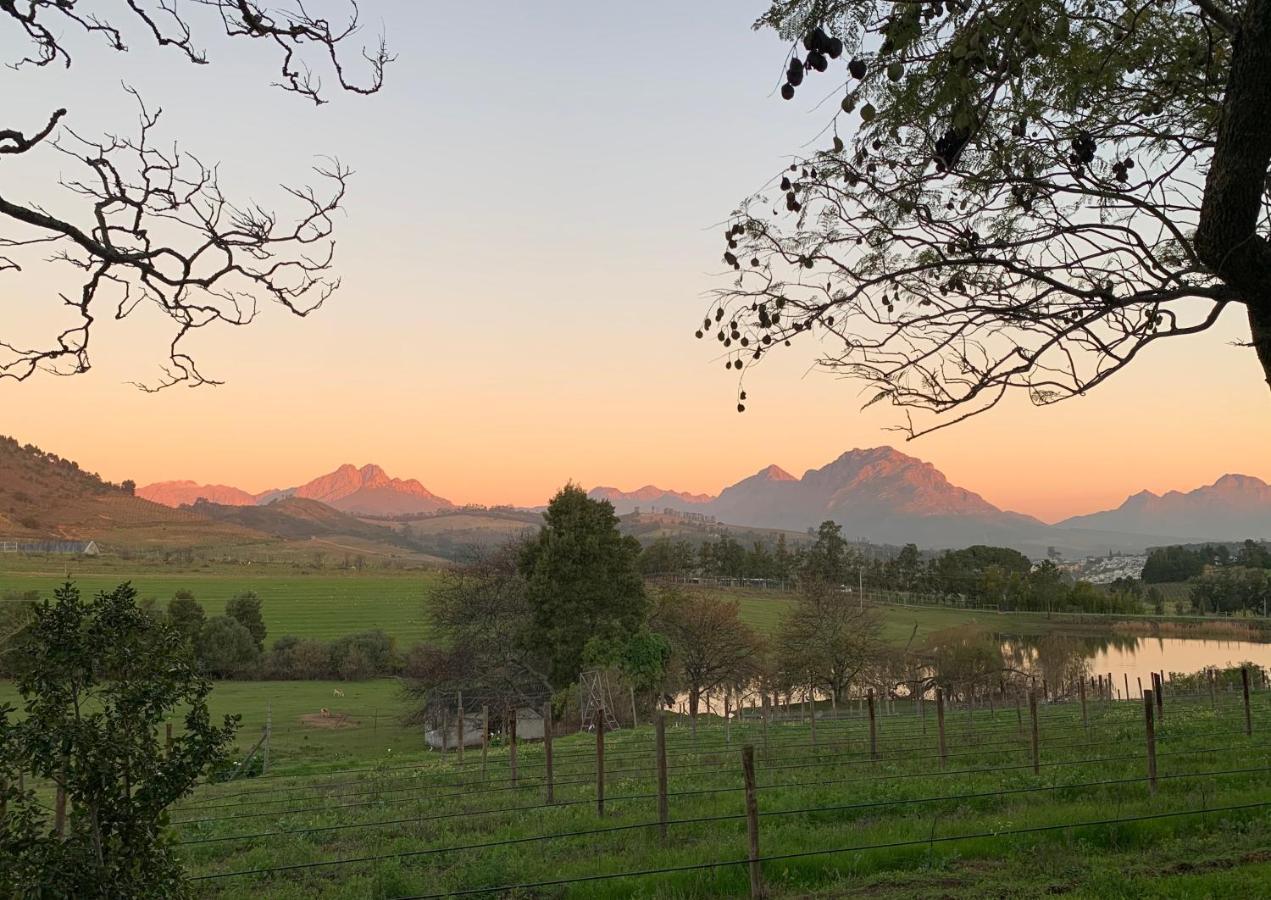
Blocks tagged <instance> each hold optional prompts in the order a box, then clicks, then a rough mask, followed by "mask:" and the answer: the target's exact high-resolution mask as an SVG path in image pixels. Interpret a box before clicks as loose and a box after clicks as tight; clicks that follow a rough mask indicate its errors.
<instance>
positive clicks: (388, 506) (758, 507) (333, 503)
mask: <svg viewBox="0 0 1271 900" xmlns="http://www.w3.org/2000/svg"><path fill="white" fill-rule="evenodd" d="M137 493H138V495H140V496H142V497H147V498H149V499H151V500H155V501H156V502H159V503H164V504H166V505H169V506H183V505H192V504H194V503H195V502H197V501H198V500H199V499H200V498H204V499H206V500H208V501H210V502H212V503H216V504H220V505H223V506H253V505H254V506H263V505H267V504H269V503H272V502H275V501H278V500H280V499H285V498H291V497H294V498H299V499H307V500H313V501H318V502H321V503H324V504H327V505H328V506H330V507H332V508H333V509H335V510H338V511H340V512H344V513H348V514H351V515H356V516H369V517H376V516H381V517H382V516H402V515H417V514H428V513H435V512H441V511H447V510H453V509H456V508H457V507H455V505H454V504H453V503H451V502H450V501H449V500H447V499H445V498H444V497H439V496H437V495H436V494H434V493H432V492H431V491H429V490H428V489H427V488H426V487H424V485H423V484H421V483H420V482H419V481H418V480H416V479H400V478H393V477H391V476H389V475H388V474H387V473H386V472H385V471H384V470H383V469H382V468H380V467H379V466H376V465H365V466H362V467H360V468H359V467H355V466H353V465H350V464H345V465H342V466H340V467H339V468H337V469H336V470H335V471H333V472H330V473H328V474H326V475H322V476H320V477H318V478H315V479H313V480H311V481H308V482H306V483H304V484H302V485H299V486H298V487H294V488H288V489H285V490H273V491H266V492H263V493H261V494H250V493H248V492H246V491H241V490H239V489H238V488H234V487H230V486H227V485H210V486H207V485H197V484H194V483H193V482H189V481H179V482H163V483H159V484H154V485H147V486H146V487H144V488H140V489H139V490H138V491H137ZM589 495H590V496H592V497H594V498H596V499H603V500H608V501H609V502H610V503H612V504H613V505H614V508H615V510H616V511H617V512H618V513H619V514H620V515H625V514H628V513H630V512H632V511H634V510H636V509H640V510H643V511H655V510H656V511H661V510H663V509H668V508H669V509H672V510H677V511H680V512H688V513H700V514H702V515H706V516H711V517H714V518H715V520H716V521H718V522H720V523H725V524H728V525H735V526H741V527H754V528H777V529H787V530H794V531H805V530H806V529H808V528H814V527H816V526H817V525H818V524H820V523H821V522H823V521H825V520H826V519H830V520H833V521H835V522H837V523H839V525H841V526H842V528H843V532H844V534H845V535H846V536H847V537H849V538H851V539H858V540H866V541H870V542H873V543H879V544H904V543H915V544H918V545H919V546H920V547H924V548H933V549H942V548H951V547H965V546H968V545H970V544H976V543H983V544H994V545H1000V546H1008V547H1015V548H1017V549H1020V550H1023V551H1024V552H1027V553H1029V554H1031V555H1033V556H1042V555H1045V553H1046V552H1047V551H1048V550H1049V548H1051V547H1054V548H1057V549H1059V550H1060V551H1061V552H1063V553H1065V554H1066V555H1073V554H1076V555H1086V554H1100V553H1106V552H1109V551H1116V552H1141V551H1142V550H1143V549H1144V548H1146V547H1151V546H1159V545H1161V544H1165V543H1171V542H1175V541H1180V540H1186V541H1203V540H1240V539H1243V538H1246V537H1255V538H1257V537H1266V536H1269V535H1271V487H1269V486H1268V485H1267V484H1266V482H1264V481H1262V480H1261V479H1258V478H1254V477H1251V476H1244V475H1225V476H1223V477H1222V478H1220V479H1218V481H1216V482H1215V483H1214V484H1212V485H1208V486H1206V487H1204V488H1198V489H1197V490H1195V491H1190V492H1187V493H1182V492H1178V491H1171V492H1169V493H1167V494H1164V495H1162V496H1158V495H1156V494H1152V493H1150V492H1147V491H1143V492H1140V493H1139V494H1135V495H1134V496H1132V497H1130V498H1128V499H1127V500H1126V501H1125V503H1123V504H1122V505H1121V506H1120V507H1118V508H1117V509H1116V510H1106V511H1103V512H1098V513H1092V514H1090V515H1085V516H1075V517H1073V518H1070V519H1066V520H1064V521H1063V522H1060V523H1057V524H1054V525H1048V524H1046V523H1044V522H1042V521H1040V520H1038V519H1036V518H1034V517H1032V516H1029V515H1024V514H1022V513H1018V512H1012V511H1010V510H1004V509H1000V508H999V507H997V506H995V505H994V504H992V503H990V502H989V501H988V500H986V499H984V497H982V496H981V495H980V494H978V493H976V492H974V491H971V490H968V489H966V488H964V487H961V486H959V485H956V484H953V483H951V482H950V481H949V479H948V478H947V477H946V476H945V475H944V473H942V472H941V471H940V470H939V469H937V468H936V467H935V466H934V465H932V464H931V463H929V462H925V461H923V460H920V459H917V458H915V457H913V456H909V455H907V454H905V453H902V452H900V451H898V450H896V449H894V448H892V447H871V448H863V449H862V448H857V449H854V450H849V451H847V452H845V453H843V454H841V455H840V456H838V457H837V458H836V459H834V460H833V461H831V462H829V463H827V464H826V465H824V466H820V467H818V468H811V469H808V470H807V471H805V472H804V473H803V475H802V476H799V477H796V476H794V475H792V474H791V473H790V472H788V471H786V470H785V469H783V468H781V467H780V466H777V465H775V464H774V465H769V466H766V467H764V468H763V469H760V470H759V471H758V472H756V473H755V474H753V475H751V476H749V477H747V478H743V479H741V480H740V481H738V482H736V483H735V484H731V485H729V486H727V487H725V488H724V489H723V490H721V491H720V492H719V494H718V495H711V494H705V493H692V492H686V491H676V490H671V489H668V488H664V487H659V486H656V485H653V484H646V485H644V486H643V487H640V488H636V489H634V490H630V491H627V490H622V489H620V488H617V487H613V486H607V485H603V486H598V487H595V488H592V489H591V490H590V491H589ZM222 520H225V517H222Z"/></svg>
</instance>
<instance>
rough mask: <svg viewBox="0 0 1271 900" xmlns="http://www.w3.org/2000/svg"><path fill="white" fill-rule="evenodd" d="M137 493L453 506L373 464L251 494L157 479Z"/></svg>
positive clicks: (183, 499) (184, 499) (406, 508)
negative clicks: (291, 486) (390, 475)
mask: <svg viewBox="0 0 1271 900" xmlns="http://www.w3.org/2000/svg"><path fill="white" fill-rule="evenodd" d="M137 496H138V497H143V498H145V499H147V500H150V501H153V502H155V503H162V504H163V505H164V506H189V505H192V504H194V503H197V502H198V501H199V500H205V501H207V502H209V503H217V504H220V505H222V506H266V505H268V504H270V503H273V502H275V501H277V500H282V499H285V498H288V497H300V498H302V499H306V500H317V501H318V502H320V503H325V504H326V505H327V506H330V507H332V508H333V509H337V510H339V511H341V512H346V513H352V514H354V515H360V516H401V515H418V514H421V513H432V512H437V511H438V510H442V509H453V508H454V504H453V503H451V502H450V501H449V500H447V499H445V498H444V497H438V496H437V495H436V494H434V493H433V492H432V491H430V490H428V489H427V488H426V487H424V486H423V485H422V484H420V483H419V482H418V481H416V480H415V479H413V478H411V479H401V478H390V477H389V475H388V473H386V472H385V471H384V470H383V469H381V468H380V467H379V466H376V465H366V466H362V467H361V468H360V469H359V468H357V467H356V466H354V465H352V464H349V463H346V464H344V465H342V466H340V467H339V468H338V469H336V470H335V471H334V472H331V473H329V474H327V475H320V476H318V477H317V478H315V479H313V480H312V481H307V482H305V483H304V484H302V485H300V486H299V487H293V488H284V489H282V490H270V491H264V492H262V493H259V494H250V493H248V492H247V491H244V490H241V489H239V488H236V487H230V486H229V485H224V484H197V483H195V482H193V481H160V482H156V483H155V484H148V485H145V486H144V487H140V488H137Z"/></svg>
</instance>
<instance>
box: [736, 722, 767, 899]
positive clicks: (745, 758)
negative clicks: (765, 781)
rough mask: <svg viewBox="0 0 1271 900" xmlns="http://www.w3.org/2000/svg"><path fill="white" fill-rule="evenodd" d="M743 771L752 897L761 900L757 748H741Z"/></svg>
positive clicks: (747, 746)
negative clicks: (756, 781) (756, 775)
mask: <svg viewBox="0 0 1271 900" xmlns="http://www.w3.org/2000/svg"><path fill="white" fill-rule="evenodd" d="M741 771H742V776H743V777H744V778H745V781H746V837H747V841H748V845H749V846H748V847H747V856H748V858H749V860H750V897H751V900H760V898H762V897H763V896H764V890H763V872H762V871H761V869H760V865H759V801H758V800H757V799H756V798H755V748H754V747H752V746H750V745H749V744H747V745H746V746H745V747H742V748H741Z"/></svg>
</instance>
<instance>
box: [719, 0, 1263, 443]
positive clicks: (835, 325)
mask: <svg viewBox="0 0 1271 900" xmlns="http://www.w3.org/2000/svg"><path fill="white" fill-rule="evenodd" d="M756 28H768V29H772V30H774V31H775V32H776V33H777V34H778V35H779V36H780V37H781V38H783V39H785V40H786V41H789V42H790V46H791V49H790V51H789V53H788V54H787V58H786V63H785V64H784V65H785V66H786V72H785V78H786V85H785V87H784V88H783V91H782V93H783V96H786V97H787V99H792V98H794V97H796V96H798V97H811V98H812V99H813V100H820V99H822V98H824V97H825V96H826V94H827V93H828V94H830V95H831V96H832V98H833V100H834V106H833V108H834V109H835V110H836V112H835V113H834V115H833V118H832V121H830V122H828V123H827V124H826V127H825V130H824V131H823V132H822V134H821V135H820V136H819V137H818V139H817V145H818V149H816V150H815V151H813V152H811V153H808V154H804V155H800V156H798V157H797V158H796V159H795V160H794V161H793V162H792V163H791V164H790V165H789V166H788V168H787V169H785V170H784V171H783V172H781V173H779V174H778V175H777V176H775V177H774V178H773V179H772V181H771V182H770V183H769V184H768V185H766V186H765V187H764V188H763V189H762V190H761V191H759V192H758V193H757V194H755V195H753V196H752V197H750V198H748V199H747V200H746V201H745V202H744V203H743V204H742V205H741V206H740V207H739V208H738V209H736V210H735V211H734V213H733V214H732V215H731V217H730V219H729V221H728V223H727V226H726V228H725V232H724V238H725V241H726V244H727V246H726V248H725V252H724V261H725V263H727V264H728V265H729V266H730V267H731V268H732V269H733V270H734V271H733V273H732V275H731V276H730V279H731V280H730V281H729V283H728V284H727V285H726V286H724V287H722V288H720V289H719V291H718V293H717V297H716V299H715V302H714V303H713V304H712V307H711V310H710V312H709V313H708V314H707V316H706V318H705V320H704V321H703V322H702V325H701V327H700V328H699V331H698V336H699V337H711V338H715V339H717V340H718V341H719V342H720V344H721V345H722V347H723V350H724V352H725V355H726V357H727V365H728V367H729V368H730V369H735V370H737V372H738V374H739V386H738V392H739V402H738V408H739V410H743V409H744V406H745V404H744V401H745V399H746V391H745V385H744V381H743V379H742V378H741V376H743V375H744V374H745V372H746V371H747V370H748V369H749V368H750V367H751V366H753V365H755V364H757V363H759V362H760V361H762V359H763V358H764V357H765V356H766V354H767V353H769V352H770V351H772V350H774V349H776V348H779V347H783V346H788V345H790V344H791V343H792V342H793V341H794V340H796V339H802V338H807V337H809V336H811V338H812V339H813V340H814V341H816V342H817V345H818V347H819V348H820V351H821V353H822V357H821V361H822V363H823V365H825V366H827V367H829V368H831V369H833V370H837V371H840V372H843V373H845V374H848V375H850V376H853V377H855V378H857V379H860V380H862V381H864V382H865V383H867V384H868V385H872V388H871V390H870V391H869V393H868V400H867V405H869V404H870V403H876V402H887V403H891V404H894V405H896V406H897V407H900V408H901V411H902V419H903V421H902V422H901V424H900V425H899V427H900V428H901V429H902V430H904V431H906V432H907V433H908V434H909V435H910V436H914V435H917V434H921V433H923V432H926V431H930V430H933V429H935V428H940V427H944V426H945V425H948V424H952V423H953V422H956V421H960V420H962V419H965V418H966V417H968V416H972V415H975V414H977V413H980V412H983V411H985V410H987V409H989V408H991V407H993V406H994V405H996V404H997V403H998V402H999V401H1000V400H1001V399H1002V398H1003V397H1004V396H1005V395H1006V394H1007V393H1008V392H1010V391H1013V390H1019V391H1022V392H1024V393H1026V394H1027V396H1028V397H1029V398H1030V399H1031V400H1032V402H1034V403H1036V404H1048V403H1053V402H1056V401H1059V400H1063V399H1065V398H1068V397H1072V396H1075V395H1079V394H1082V393H1084V392H1086V391H1088V390H1090V389H1091V388H1094V387H1096V386H1097V385H1099V384H1101V383H1102V382H1104V381H1105V380H1107V379H1108V378H1110V377H1112V376H1113V375H1115V374H1116V373H1117V372H1119V371H1121V370H1122V369H1123V368H1125V367H1126V366H1128V365H1129V364H1130V363H1131V362H1133V361H1134V360H1135V359H1136V358H1137V357H1138V355H1139V354H1140V353H1141V352H1142V351H1143V350H1144V349H1145V348H1146V347H1148V346H1149V345H1151V344H1153V343H1155V342H1157V341H1160V340H1164V339H1167V338H1175V337H1182V336H1186V335H1193V334H1196V333H1198V332H1202V331H1204V330H1206V329H1208V328H1210V327H1211V326H1213V324H1214V323H1215V322H1216V321H1217V320H1218V318H1219V316H1220V315H1221V314H1222V312H1223V311H1224V309H1226V308H1227V307H1236V308H1239V309H1241V310H1242V311H1243V313H1244V314H1245V315H1246V317H1247V319H1248V322H1249V325H1250V328H1251V333H1252V346H1253V347H1254V348H1256V351H1257V355H1258V358H1259V359H1260V361H1261V365H1262V368H1263V370H1264V372H1265V373H1266V374H1267V377H1268V380H1269V381H1271V241H1269V240H1268V236H1269V235H1271V178H1268V165H1269V163H1271V129H1269V128H1268V127H1267V122H1268V121H1271V0H1242V2H1234V3H1227V2H1225V0H1164V2H1161V0H1150V2H1149V0H1139V2H1128V3H1127V2H1123V0H1005V2H1001V3H992V4H982V3H969V2H966V0H948V2H941V0H937V2H931V3H916V2H915V3H890V2H883V0H777V2H773V3H772V4H771V6H770V8H769V9H768V11H767V12H766V13H765V14H764V15H763V16H762V17H761V18H760V19H759V21H758V22H757V23H756Z"/></svg>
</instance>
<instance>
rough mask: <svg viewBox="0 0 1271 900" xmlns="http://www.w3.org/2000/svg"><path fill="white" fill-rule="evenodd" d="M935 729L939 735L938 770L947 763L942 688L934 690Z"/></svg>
mask: <svg viewBox="0 0 1271 900" xmlns="http://www.w3.org/2000/svg"><path fill="white" fill-rule="evenodd" d="M936 728H937V729H938V731H939V734H940V768H942V769H943V768H944V767H945V763H947V762H948V761H949V751H948V748H947V747H946V746H945V743H944V688H936Z"/></svg>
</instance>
